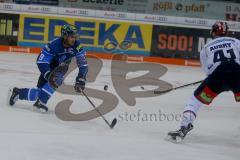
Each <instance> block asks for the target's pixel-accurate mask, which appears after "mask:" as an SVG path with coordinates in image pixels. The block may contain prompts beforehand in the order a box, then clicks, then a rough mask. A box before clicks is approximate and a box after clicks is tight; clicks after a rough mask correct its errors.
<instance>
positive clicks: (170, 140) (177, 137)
mask: <svg viewBox="0 0 240 160" xmlns="http://www.w3.org/2000/svg"><path fill="white" fill-rule="evenodd" d="M165 140H166V141H169V142H172V143H175V144H179V143H182V142H183V138H181V137H179V136H176V137H172V136H169V135H167V137H166V138H165Z"/></svg>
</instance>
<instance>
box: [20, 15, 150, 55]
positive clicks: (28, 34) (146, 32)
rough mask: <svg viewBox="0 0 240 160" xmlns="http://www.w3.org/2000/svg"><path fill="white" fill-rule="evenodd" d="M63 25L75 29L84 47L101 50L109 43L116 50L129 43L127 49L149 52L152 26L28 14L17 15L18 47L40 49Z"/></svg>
mask: <svg viewBox="0 0 240 160" xmlns="http://www.w3.org/2000/svg"><path fill="white" fill-rule="evenodd" d="M64 24H72V25H75V26H76V27H77V29H78V32H79V40H80V41H81V43H82V45H83V46H88V47H93V48H104V46H106V45H107V44H109V42H111V44H115V45H116V46H117V47H119V45H120V44H121V43H122V42H130V43H131V45H130V47H129V48H128V50H134V51H145V52H150V47H151V40H152V25H151V24H140V23H130V22H120V21H114V20H111V21H105V20H95V19H83V18H69V17H67V18H66V17H55V16H41V15H29V14H21V15H20V25H19V27H20V28H19V37H18V42H19V45H22V46H36V47H39V45H42V44H45V43H47V42H49V41H51V40H53V39H54V38H56V37H59V36H60V30H61V26H62V25H64Z"/></svg>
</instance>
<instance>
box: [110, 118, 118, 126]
mask: <svg viewBox="0 0 240 160" xmlns="http://www.w3.org/2000/svg"><path fill="white" fill-rule="evenodd" d="M116 123H117V119H116V118H114V119H113V121H112V123H111V125H110V128H113V127H114V126H115V125H116Z"/></svg>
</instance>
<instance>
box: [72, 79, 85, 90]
mask: <svg viewBox="0 0 240 160" xmlns="http://www.w3.org/2000/svg"><path fill="white" fill-rule="evenodd" d="M85 84H86V80H85V79H84V78H81V77H79V76H77V77H76V82H75V86H74V89H75V91H76V92H81V91H82V90H84V89H85Z"/></svg>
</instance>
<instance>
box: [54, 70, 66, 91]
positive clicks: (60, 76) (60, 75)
mask: <svg viewBox="0 0 240 160" xmlns="http://www.w3.org/2000/svg"><path fill="white" fill-rule="evenodd" d="M63 80H64V74H63V73H62V72H56V73H55V75H54V77H53V79H52V82H51V85H52V86H53V87H54V88H58V87H59V86H61V85H62V83H63Z"/></svg>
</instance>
